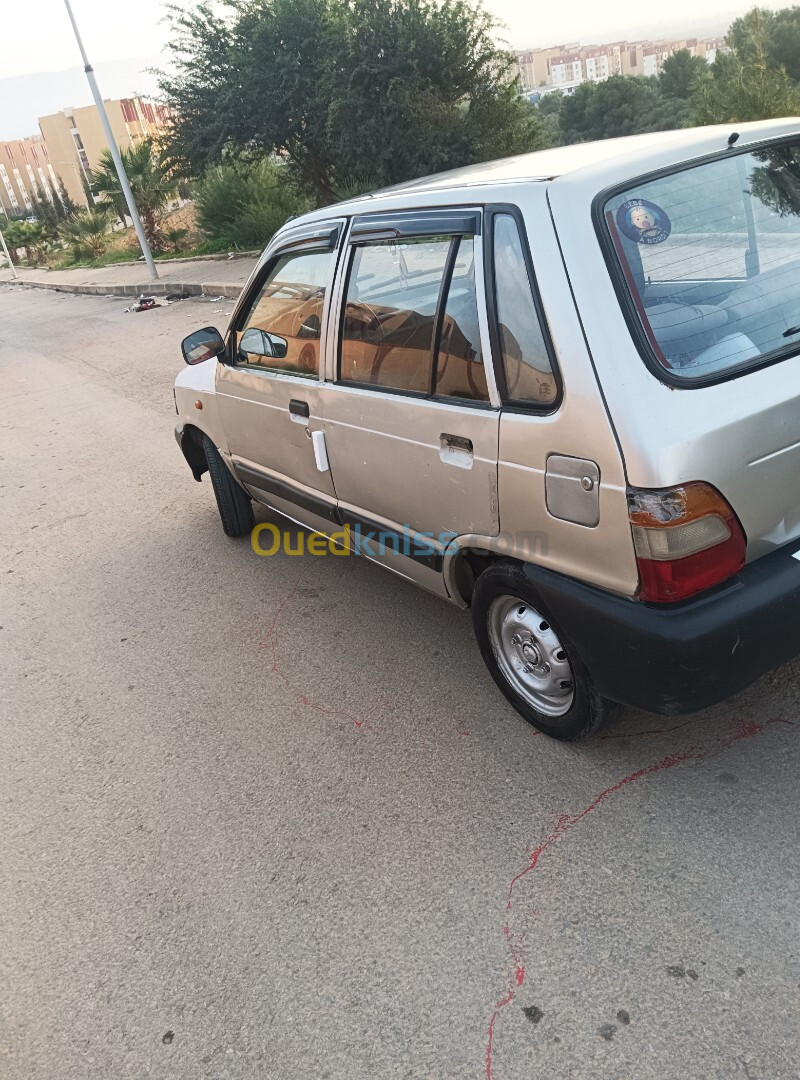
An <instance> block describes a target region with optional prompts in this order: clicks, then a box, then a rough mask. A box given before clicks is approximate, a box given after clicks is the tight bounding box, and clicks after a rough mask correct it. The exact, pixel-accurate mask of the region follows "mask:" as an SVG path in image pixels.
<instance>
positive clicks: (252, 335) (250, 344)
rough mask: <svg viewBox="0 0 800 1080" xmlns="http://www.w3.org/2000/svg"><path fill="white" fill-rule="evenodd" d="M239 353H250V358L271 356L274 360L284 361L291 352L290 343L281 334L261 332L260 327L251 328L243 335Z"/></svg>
mask: <svg viewBox="0 0 800 1080" xmlns="http://www.w3.org/2000/svg"><path fill="white" fill-rule="evenodd" d="M239 352H240V353H249V354H250V356H269V357H272V359H274V360H284V359H285V358H286V354H287V353H288V352H289V342H288V341H287V340H286V338H282V337H280V335H279V334H270V333H269V331H267V330H259V329H258V327H256V326H251V327H250V328H249V329H247V330H245V332H244V333H243V334H242V340H241V341H240V342H239Z"/></svg>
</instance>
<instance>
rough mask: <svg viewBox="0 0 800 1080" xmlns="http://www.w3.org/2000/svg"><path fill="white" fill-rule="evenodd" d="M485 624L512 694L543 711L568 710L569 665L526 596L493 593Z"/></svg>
mask: <svg viewBox="0 0 800 1080" xmlns="http://www.w3.org/2000/svg"><path fill="white" fill-rule="evenodd" d="M488 623H489V640H490V642H491V645H492V651H493V652H494V657H495V660H496V661H497V666H498V667H499V668H500V670H501V671H502V673H503V675H504V676H505V678H506V680H507V682H508V683H509V685H510V686H511V687H512V688H513V689H514V690H515V691H516V693H517V694H519V696H520V697H521V698H523V699H524V700H525V701H526V702H527V703H528V704H529V705H531V706H532V707H533V708H534V709H536V711H537V712H540V713H544V714H545V715H546V716H563V715H564V713H567V712H569V710H570V708H571V706H572V702H573V700H574V698H575V682H574V676H573V674H572V667H571V666H570V662H569V660H568V659H567V653H566V650H565V649H564V646H563V645H562V644H561V642H560V641H559V639H558V635H557V634H556V632H555V630H554V629H553V627H552V626H551V625H550V623H549V622H548V621H547V619H546V618H545V617H544V616H543V615H541V614H540V613H539V612H538V611H537V610H536V609H535V608H534V607H532V606H531V605H530V604H529V603H528V602H527V600H520V599H519V597H516V596H498V597H497V599H496V600H493V601H492V604H491V606H490V608H489V616H488Z"/></svg>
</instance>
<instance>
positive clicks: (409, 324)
mask: <svg viewBox="0 0 800 1080" xmlns="http://www.w3.org/2000/svg"><path fill="white" fill-rule="evenodd" d="M474 263H475V254H474V239H473V237H472V236H429V237H409V238H404V239H402V240H390V241H380V242H372V243H365V244H360V245H357V246H355V247H354V248H353V253H352V261H351V265H350V270H349V274H348V278H347V289H346V297H345V306H344V313H343V320H342V333H341V345H340V366H339V377H340V379H341V380H342V381H343V382H352V383H357V384H359V385H362V386H370V387H376V388H377V387H382V388H384V389H390V390H402V391H405V392H408V393H414V394H424V395H436V396H444V397H457V398H463V399H467V400H477V401H488V390H487V385H486V373H485V370H484V366H483V354H482V350H481V344H480V332H479V321H478V310H477V299H476V294H475V273H474V269H475V268H474Z"/></svg>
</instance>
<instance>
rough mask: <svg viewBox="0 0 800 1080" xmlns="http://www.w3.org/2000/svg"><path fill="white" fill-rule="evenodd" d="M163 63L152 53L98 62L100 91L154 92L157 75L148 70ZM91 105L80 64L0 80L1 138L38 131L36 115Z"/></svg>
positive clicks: (113, 93) (127, 94) (123, 94)
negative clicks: (139, 56)
mask: <svg viewBox="0 0 800 1080" xmlns="http://www.w3.org/2000/svg"><path fill="white" fill-rule="evenodd" d="M162 63H163V58H162V57H158V56H150V57H143V58H137V59H131V60H115V61H113V62H110V63H106V64H103V63H101V64H97V65H95V72H96V74H97V81H98V83H99V84H100V92H101V93H102V95H103V97H105V98H120V97H130V96H131V95H133V94H137V93H140V94H154V93H155V92H156V89H157V87H156V80H155V77H154V76H153V75H150V74H148V72H147V71H146V70H145V69H146V68H149V67H156V66H158V65H159V64H162ZM91 104H92V95H91V91H90V90H89V84H88V83H87V81H86V75H85V74H84V71H83V68H81V67H74V68H67V70H66V71H44V72H37V74H35V75H16V76H14V77H13V78H10V79H8V78H6V79H0V140H1V139H22V138H24V137H25V136H26V135H35V134H36V133H37V132H38V130H39V126H38V124H37V117H39V116H47V115H48V114H50V113H55V112H59V111H60V110H61V109H67V108H70V107H74V108H79V107H80V106H82V105H91Z"/></svg>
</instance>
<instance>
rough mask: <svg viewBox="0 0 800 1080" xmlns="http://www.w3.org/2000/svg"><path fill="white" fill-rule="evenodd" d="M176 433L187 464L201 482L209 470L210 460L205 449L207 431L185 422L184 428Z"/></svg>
mask: <svg viewBox="0 0 800 1080" xmlns="http://www.w3.org/2000/svg"><path fill="white" fill-rule="evenodd" d="M175 435H176V438H177V440H178V445H179V446H180V448H181V451H182V453H183V456H184V457H185V458H186V464H187V465H188V466H189V468H190V469H191V470H192V476H193V477H194V478H195V480H196V481H197V482H198V483H200V482H201V481H202V479H203V473H206V472H208V462H207V461H206V455H205V450H204V449H203V436H204V435H205V432H204V431H202V430H201V429H200V428H199V427H197V426H196V425H194V424H184V425H183V427H182V428H179V429H178V430H177V431H176V432H175Z"/></svg>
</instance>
